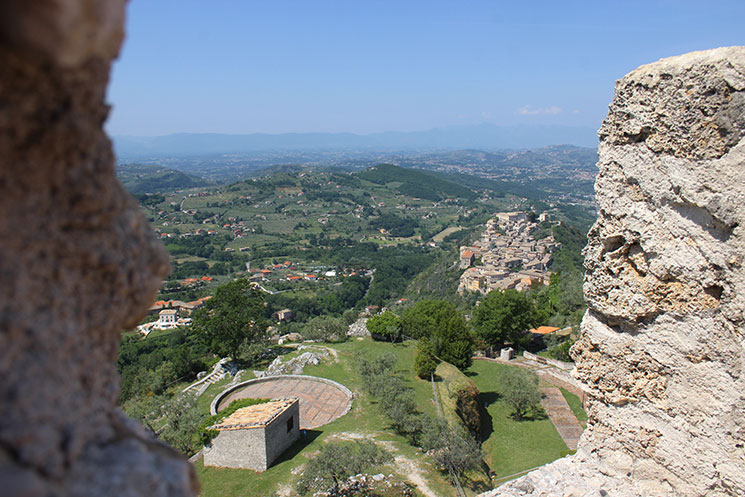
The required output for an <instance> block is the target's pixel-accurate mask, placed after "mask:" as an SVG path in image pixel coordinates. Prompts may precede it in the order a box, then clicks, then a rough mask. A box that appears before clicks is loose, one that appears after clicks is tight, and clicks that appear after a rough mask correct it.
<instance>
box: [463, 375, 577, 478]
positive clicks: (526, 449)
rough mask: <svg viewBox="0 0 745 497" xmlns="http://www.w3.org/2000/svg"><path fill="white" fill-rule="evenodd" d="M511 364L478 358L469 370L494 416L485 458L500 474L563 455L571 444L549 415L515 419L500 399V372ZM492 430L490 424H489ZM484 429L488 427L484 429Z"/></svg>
mask: <svg viewBox="0 0 745 497" xmlns="http://www.w3.org/2000/svg"><path fill="white" fill-rule="evenodd" d="M509 367H516V366H507V365H504V364H499V363H496V362H491V361H474V363H473V366H471V369H470V370H469V373H471V374H473V375H472V376H471V379H472V380H473V382H474V383H475V384H476V386H477V387H478V389H479V391H480V392H481V399H482V403H484V404H486V410H487V413H488V417H489V418H491V433H490V434H489V436H488V438H487V439H486V440H485V441H484V443H483V446H482V447H483V449H484V453H485V458H484V460H485V461H486V463H487V464H488V465H489V467H490V468H491V470H492V471H494V472H495V473H496V476H497V478H499V477H500V476H506V475H510V474H513V473H517V472H518V471H523V470H526V469H529V468H533V467H535V466H540V465H542V464H546V463H549V462H551V461H554V460H556V459H558V458H560V457H562V456H563V455H564V454H565V453H566V450H567V446H566V444H565V443H564V441H563V440H562V439H561V436H559V433H558V432H557V431H556V429H555V428H554V425H553V424H552V423H551V421H550V420H549V419H548V418H545V419H533V420H524V421H515V420H513V419H512V417H511V413H512V408H511V407H510V406H509V405H508V404H507V403H506V402H505V401H503V400H501V399H500V392H501V385H500V380H499V378H500V372H501V371H502V370H503V369H504V368H509ZM487 431H489V428H487ZM482 432H484V429H482Z"/></svg>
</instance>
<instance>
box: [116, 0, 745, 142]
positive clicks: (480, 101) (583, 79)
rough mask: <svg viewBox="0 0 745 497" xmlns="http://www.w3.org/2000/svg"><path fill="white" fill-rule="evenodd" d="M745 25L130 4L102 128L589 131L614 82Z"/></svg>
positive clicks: (309, 5) (621, 15)
mask: <svg viewBox="0 0 745 497" xmlns="http://www.w3.org/2000/svg"><path fill="white" fill-rule="evenodd" d="M744 20H745V1H743V0H737V1H716V0H709V1H700V2H691V1H683V0H670V1H655V0H646V1H628V0H624V1H611V0H592V1H582V2H580V1H570V0H553V1H532V2H531V1H527V0H526V1H511V2H506V1H497V0H492V1H469V0H459V1H438V0H422V1H415V0H411V1H410V0H390V1H389V0H385V1H383V0H381V1H372V0H369V1H368V0H343V1H318V0H303V1H285V0H131V2H130V4H129V7H128V21H127V39H126V41H125V43H124V48H123V50H122V52H121V55H120V59H119V61H118V62H117V63H116V65H115V66H114V72H113V77H112V82H111V86H110V88H109V101H110V102H111V103H112V104H113V111H112V114H111V117H110V119H109V122H108V124H107V128H108V130H109V131H110V132H111V133H113V134H124V135H160V134H168V133H176V132H216V133H251V132H267V133H283V132H306V131H348V132H354V133H370V132H376V131H387V130H401V131H410V130H421V129H429V128H432V127H438V126H446V125H452V124H475V123H482V122H490V123H495V124H507V125H510V124H531V123H540V124H567V125H580V126H591V127H594V128H597V127H598V126H599V124H600V121H601V120H602V119H603V117H604V116H605V113H606V111H607V105H608V103H609V101H610V99H611V97H612V94H613V83H614V81H615V80H616V79H618V78H620V77H622V76H623V75H624V74H626V73H627V72H629V71H631V70H632V69H634V68H635V67H637V66H639V65H641V64H644V63H648V62H652V61H655V60H657V59H660V58H662V57H667V56H671V55H678V54H682V53H685V52H690V51H693V50H703V49H707V48H714V47H718V46H728V45H745V22H744Z"/></svg>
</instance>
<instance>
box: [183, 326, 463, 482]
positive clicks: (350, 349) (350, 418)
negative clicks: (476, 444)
mask: <svg viewBox="0 0 745 497" xmlns="http://www.w3.org/2000/svg"><path fill="white" fill-rule="evenodd" d="M323 345H324V346H327V347H332V348H334V349H336V350H337V353H338V357H339V360H338V361H335V362H323V363H321V364H319V365H317V366H309V367H307V368H305V371H304V373H305V374H308V375H313V376H320V377H324V378H329V379H331V380H334V381H338V382H339V383H342V384H343V385H345V386H347V387H348V388H349V389H350V390H352V391H353V392H354V393H355V398H354V401H353V403H352V410H351V411H350V412H349V413H348V414H347V415H345V416H343V417H341V418H339V419H337V420H336V421H333V422H331V423H329V424H327V425H325V426H322V427H320V428H317V429H316V430H311V431H309V432H308V434H307V435H306V437H305V438H304V439H301V440H299V441H298V442H297V443H295V445H293V446H292V447H291V448H290V449H289V450H288V451H287V452H286V453H285V454H284V455H283V457H282V458H281V459H280V460H279V461H277V462H275V463H274V464H273V465H272V467H271V468H269V469H268V470H267V471H265V472H264V473H256V472H253V471H249V470H238V469H226V468H207V467H204V466H203V465H202V462H201V460H200V461H198V462H197V463H196V465H195V466H196V469H197V474H198V475H199V480H200V482H201V485H202V494H201V495H203V496H205V497H213V496H214V497H218V496H219V497H228V496H264V495H271V494H272V493H273V492H275V491H277V490H278V489H279V488H280V487H286V488H293V489H294V485H295V482H296V481H297V479H298V477H299V475H300V474H301V472H298V471H297V468H298V467H299V466H301V465H302V464H304V463H306V462H307V461H308V460H309V459H310V458H312V457H313V456H314V455H315V454H316V453H317V451H318V450H319V449H320V447H321V444H322V443H324V441H325V440H327V439H329V437H336V436H339V435H340V434H364V435H367V436H374V437H375V440H377V441H381V442H386V443H389V444H390V445H392V446H393V447H395V449H396V452H397V453H399V454H401V455H404V456H406V457H408V458H409V459H412V460H416V461H417V462H419V463H420V466H421V468H422V470H423V471H424V476H425V478H426V479H427V481H428V484H429V485H430V488H432V489H433V490H435V491H436V492H437V494H438V495H443V496H454V495H455V491H454V489H453V488H452V487H450V486H449V485H448V483H447V482H446V480H445V479H444V477H443V476H442V475H441V474H440V472H439V471H438V470H437V469H436V468H435V467H434V466H433V465H432V464H431V461H429V458H426V457H424V458H423V456H422V454H421V452H419V451H418V450H417V449H415V448H413V447H411V446H410V445H409V444H408V443H407V442H406V440H405V439H404V438H402V437H400V436H398V435H395V434H394V433H393V432H392V431H391V430H390V429H389V425H388V421H387V419H386V418H385V417H384V416H383V415H382V414H381V413H380V410H379V409H378V408H377V406H376V403H375V402H374V401H373V400H372V399H370V398H369V397H368V396H367V395H366V394H365V393H364V391H363V390H362V388H361V387H362V379H361V378H360V377H359V375H358V374H357V372H356V370H355V364H356V358H357V354H358V353H363V354H365V355H366V356H374V355H376V354H382V353H385V352H394V353H395V354H396V355H397V356H398V367H399V370H400V373H401V375H402V376H403V377H408V378H409V380H408V383H409V384H410V386H412V387H413V388H414V389H415V396H416V400H417V402H418V403H419V405H422V403H423V404H424V407H423V409H422V410H423V411H425V412H427V413H428V414H430V415H434V414H435V409H434V404H433V402H432V388H431V386H430V384H429V382H426V381H422V380H419V379H416V378H413V372H412V371H411V365H412V364H413V358H414V354H415V353H416V344H415V343H414V342H407V343H404V344H390V343H381V342H375V341H372V340H371V339H369V338H367V339H364V340H356V339H353V340H350V341H348V342H344V343H340V344H323ZM303 352H304V351H303ZM295 354H296V353H295V352H293V353H291V354H288V355H287V356H285V357H291V356H292V355H295ZM210 388H212V387H210ZM212 395H213V394H212V391H211V390H208V392H206V393H205V396H204V397H203V398H205V399H210V400H211V396H212ZM200 402H203V401H202V399H200ZM207 405H209V402H207ZM422 459H425V460H422ZM293 470H295V472H296V473H298V474H293ZM385 472H387V473H396V472H397V468H396V467H395V466H390V467H387V468H385Z"/></svg>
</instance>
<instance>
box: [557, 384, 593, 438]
mask: <svg viewBox="0 0 745 497" xmlns="http://www.w3.org/2000/svg"><path fill="white" fill-rule="evenodd" d="M561 395H563V396H564V398H565V399H566V401H567V404H569V408H570V409H571V410H572V412H573V413H574V415H575V416H577V421H579V424H581V425H582V428H587V413H586V412H585V409H584V408H583V407H582V401H581V400H580V398H579V397H578V396H576V395H574V394H573V393H572V392H570V391H569V390H567V389H565V388H562V389H561Z"/></svg>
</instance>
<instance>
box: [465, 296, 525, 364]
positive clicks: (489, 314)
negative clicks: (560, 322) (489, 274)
mask: <svg viewBox="0 0 745 497" xmlns="http://www.w3.org/2000/svg"><path fill="white" fill-rule="evenodd" d="M537 324H538V315H537V310H536V307H535V304H534V302H533V300H532V299H531V298H530V296H528V295H527V294H524V293H520V292H518V291H516V290H504V291H502V290H492V291H491V292H489V293H488V294H487V296H486V297H485V298H484V299H483V300H482V301H481V304H480V305H479V306H478V307H477V308H476V309H475V310H474V313H473V322H472V325H473V328H474V330H475V331H476V334H477V335H478V336H479V338H480V339H481V340H483V341H484V342H485V343H486V344H487V345H488V346H489V347H492V348H494V349H497V350H498V349H500V348H502V347H503V346H504V345H506V344H511V345H512V346H513V347H515V348H523V347H525V346H526V345H527V340H528V339H529V337H527V336H526V335H525V331H526V330H528V329H530V328H532V327H534V326H536V325H537Z"/></svg>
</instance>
